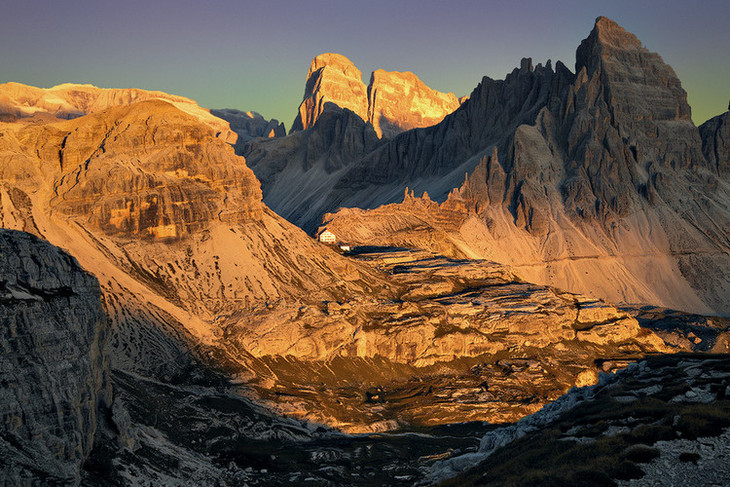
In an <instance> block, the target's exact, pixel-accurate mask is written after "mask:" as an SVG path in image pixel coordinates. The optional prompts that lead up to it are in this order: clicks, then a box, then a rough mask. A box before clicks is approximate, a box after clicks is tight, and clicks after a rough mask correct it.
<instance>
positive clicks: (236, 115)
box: [210, 108, 286, 153]
mask: <svg viewBox="0 0 730 487" xmlns="http://www.w3.org/2000/svg"><path fill="white" fill-rule="evenodd" d="M210 113H211V114H212V115H215V116H216V117H218V118H221V119H223V120H225V121H226V122H228V123H229V124H230V125H231V130H233V131H234V132H236V134H238V139H237V140H236V144H235V145H234V148H235V149H236V152H237V153H241V152H243V148H244V147H245V145H246V144H247V143H248V142H249V141H251V140H253V139H255V138H258V137H263V138H266V139H272V138H274V137H284V136H285V135H286V128H285V127H284V123H283V122H282V123H279V121H278V120H276V119H271V120H266V119H265V118H264V117H263V115H261V114H260V113H256V112H242V111H240V110H235V109H233V108H222V109H218V110H211V111H210Z"/></svg>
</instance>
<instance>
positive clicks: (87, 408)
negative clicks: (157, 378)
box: [0, 229, 111, 485]
mask: <svg viewBox="0 0 730 487" xmlns="http://www.w3.org/2000/svg"><path fill="white" fill-rule="evenodd" d="M100 298H101V292H100V289H99V283H98V282H97V281H96V279H94V278H93V277H92V276H91V275H89V274H88V273H86V272H85V271H83V270H82V269H81V268H80V267H79V265H78V263H77V262H76V260H75V259H74V258H72V257H71V256H69V255H68V254H66V253H65V252H63V251H61V250H59V249H58V248H56V247H53V246H52V245H50V244H49V243H47V242H44V241H42V240H40V239H38V238H37V237H34V236H32V235H29V234H27V233H23V232H18V231H14V230H5V229H2V230H0V350H2V353H0V438H2V440H1V441H0V479H1V481H2V483H4V484H6V485H37V484H36V483H33V482H34V481H35V482H38V481H39V479H45V481H46V482H48V483H49V484H63V483H78V481H79V478H80V470H81V466H82V464H83V463H84V461H85V460H86V458H87V457H88V455H89V452H90V451H91V449H92V446H93V443H94V433H95V431H96V429H97V419H98V417H99V415H100V414H101V413H100V409H101V408H102V407H108V406H109V404H110V398H111V394H110V393H111V389H110V388H109V384H108V383H107V381H106V375H107V374H108V371H107V368H106V360H105V358H104V357H103V355H102V349H103V347H104V340H105V336H106V332H107V322H106V317H105V316H104V313H103V311H102V307H101V301H100Z"/></svg>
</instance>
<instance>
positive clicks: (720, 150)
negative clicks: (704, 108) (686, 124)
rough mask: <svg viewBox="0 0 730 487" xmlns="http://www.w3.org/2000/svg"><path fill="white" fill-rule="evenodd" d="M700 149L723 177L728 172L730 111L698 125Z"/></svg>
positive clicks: (729, 159) (729, 158) (729, 165)
mask: <svg viewBox="0 0 730 487" xmlns="http://www.w3.org/2000/svg"><path fill="white" fill-rule="evenodd" d="M700 135H701V137H702V150H703V152H704V153H705V157H707V161H708V162H709V163H710V165H714V166H715V170H716V171H717V173H718V174H719V175H720V176H721V177H724V178H727V175H728V174H730V112H725V113H723V114H722V115H718V116H717V117H714V118H711V119H710V120H708V121H707V122H705V123H703V124H702V125H700Z"/></svg>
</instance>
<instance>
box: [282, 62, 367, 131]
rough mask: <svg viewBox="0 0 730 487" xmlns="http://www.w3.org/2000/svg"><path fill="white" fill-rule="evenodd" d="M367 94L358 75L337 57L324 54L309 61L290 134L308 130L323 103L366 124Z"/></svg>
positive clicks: (321, 109) (316, 117) (323, 106)
mask: <svg viewBox="0 0 730 487" xmlns="http://www.w3.org/2000/svg"><path fill="white" fill-rule="evenodd" d="M367 99H368V98H367V90H366V88H365V84H364V83H363V82H362V73H361V72H360V70H359V69H357V68H356V67H355V65H354V64H352V62H351V61H350V60H349V59H347V58H346V57H345V56H343V55H341V54H335V53H331V52H330V53H325V54H320V55H319V56H317V57H315V58H314V59H312V64H311V65H310V66H309V72H308V73H307V84H306V87H305V88H304V99H303V100H302V103H301V105H299V113H298V114H297V117H296V118H295V119H294V123H293V124H292V127H291V132H292V133H293V132H296V131H299V130H305V129H308V128H309V127H312V126H313V125H314V124H315V122H316V121H317V119H318V118H319V116H320V115H321V114H322V112H324V110H325V105H326V104H327V103H334V104H335V105H337V106H338V107H340V108H346V109H348V110H351V111H352V112H353V113H355V114H356V115H357V116H359V117H360V118H362V119H363V120H367V114H368V105H367Z"/></svg>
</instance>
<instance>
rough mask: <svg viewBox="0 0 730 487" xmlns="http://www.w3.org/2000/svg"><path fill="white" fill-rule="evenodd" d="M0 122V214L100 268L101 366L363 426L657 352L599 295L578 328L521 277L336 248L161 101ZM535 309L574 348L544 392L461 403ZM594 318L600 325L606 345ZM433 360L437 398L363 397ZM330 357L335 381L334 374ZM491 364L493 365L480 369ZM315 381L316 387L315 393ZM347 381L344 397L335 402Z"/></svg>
mask: <svg viewBox="0 0 730 487" xmlns="http://www.w3.org/2000/svg"><path fill="white" fill-rule="evenodd" d="M325 120H326V117H321V118H320V120H318V121H317V123H316V124H315V125H318V124H321V123H324V121H325ZM306 133H308V131H304V132H302V134H306ZM2 134H3V136H2V137H1V138H0V174H1V175H2V192H0V197H1V198H2V199H1V200H0V201H2V213H1V215H2V224H3V226H5V227H14V228H17V229H23V230H26V231H30V232H33V233H36V234H38V235H40V236H43V237H44V238H46V239H48V240H49V241H51V242H52V243H54V244H57V245H59V246H62V247H64V248H66V249H68V251H69V252H71V253H72V254H73V255H75V256H76V257H77V258H78V259H79V261H80V262H81V264H82V265H83V266H84V267H85V268H86V269H88V270H89V271H90V272H93V273H94V275H95V276H96V277H97V278H98V279H99V281H100V283H101V287H102V292H103V297H104V305H105V310H106V312H107V314H108V315H109V318H110V321H111V330H110V347H111V349H112V353H111V355H110V357H111V365H112V367H113V369H114V370H120V371H123V372H125V373H133V374H136V375H139V376H141V377H147V378H160V377H162V378H165V379H164V380H165V381H166V382H187V381H191V380H197V379H195V378H196V377H199V375H200V374H199V373H198V372H195V373H193V372H191V371H195V370H197V369H198V368H199V367H200V364H208V365H209V366H210V365H211V364H212V366H215V367H223V368H224V369H225V370H226V373H227V374H229V376H231V377H236V378H238V379H239V380H241V381H243V382H245V383H247V384H249V387H250V388H251V389H250V391H251V393H252V394H253V395H252V397H260V398H262V399H263V400H265V401H266V402H267V404H269V405H271V406H272V407H273V408H274V409H276V410H278V411H282V412H286V413H287V414H291V415H296V416H299V417H303V418H307V419H310V420H315V421H318V422H323V423H328V424H332V425H337V426H339V427H341V428H343V429H348V430H350V431H368V430H373V429H377V430H379V429H393V428H396V427H406V426H408V425H411V424H433V423H440V422H447V421H453V420H455V418H457V417H459V415H460V414H462V412H464V411H470V412H468V414H469V417H471V418H473V419H480V418H485V417H487V416H489V417H500V418H507V417H519V416H520V415H523V414H526V413H527V412H530V411H531V409H530V408H533V407H534V404H539V403H541V402H542V401H547V400H550V398H554V397H557V395H559V394H561V393H562V391H563V390H565V389H566V388H567V387H569V386H570V385H572V384H574V383H575V381H576V377H577V375H575V374H578V373H579V372H581V371H582V370H583V369H586V368H588V369H591V368H592V367H594V366H593V365H592V360H594V359H596V358H598V357H604V358H605V357H607V356H609V355H614V354H615V353H619V351H620V350H622V348H621V347H622V346H623V343H624V342H626V344H627V347H628V348H626V350H627V352H626V353H629V354H639V356H640V355H641V354H643V353H645V352H646V351H650V350H651V351H659V350H665V348H663V347H664V345H663V342H661V340H658V339H657V338H656V337H655V336H654V335H652V334H651V333H649V334H647V333H645V332H644V331H641V330H640V329H639V327H638V324H637V322H636V320H634V319H633V318H631V317H628V316H625V315H624V314H622V313H620V312H618V311H616V310H615V309H613V308H611V307H610V306H605V307H606V309H607V311H606V313H607V314H606V316H604V317H603V318H596V319H597V320H598V321H600V322H602V323H603V322H605V323H604V325H606V326H604V327H603V328H601V327H598V328H596V330H595V333H594V332H589V331H588V329H589V328H592V325H590V324H588V323H584V324H583V325H581V326H579V328H581V329H580V330H578V329H576V328H575V324H574V322H575V320H576V318H575V316H577V313H578V311H577V309H578V308H579V307H580V306H583V305H580V306H579V305H577V304H575V301H574V298H572V297H566V298H565V299H563V298H561V297H559V295H557V294H556V293H555V292H553V291H551V290H549V289H546V288H541V287H539V286H538V287H531V286H530V285H524V286H523V285H519V284H518V280H517V279H516V278H515V277H514V276H513V275H512V274H511V273H510V272H509V271H506V270H504V269H502V268H500V267H499V266H496V265H495V266H490V265H487V264H485V263H474V264H470V263H466V262H452V261H449V260H444V259H441V258H436V257H429V256H427V255H421V254H418V253H409V252H406V253H405V254H403V255H400V256H398V257H397V258H398V259H401V260H402V263H401V264H400V267H399V268H398V269H400V270H398V269H395V268H393V267H390V266H388V265H385V264H382V263H381V261H380V260H379V259H374V260H373V259H368V258H360V259H353V258H349V257H345V256H342V255H338V254H337V253H336V252H334V251H333V250H332V249H330V248H328V247H327V246H324V245H322V244H319V243H317V242H315V241H314V240H313V239H311V238H309V237H307V236H306V235H305V234H304V233H303V232H301V230H299V229H297V228H296V227H294V226H293V225H291V224H289V223H287V222H286V221H284V220H283V219H281V218H280V217H278V216H276V215H275V214H274V213H273V212H271V211H270V210H269V209H268V208H267V207H266V206H265V205H264V204H263V203H262V202H261V193H260V190H259V187H258V182H257V181H256V179H255V177H254V176H253V174H252V172H251V170H250V169H248V168H247V167H246V164H245V162H244V160H243V159H242V158H239V157H237V156H235V155H234V153H233V149H232V148H231V147H230V146H229V145H228V144H226V143H225V142H224V141H223V140H220V139H219V138H216V137H215V132H214V131H213V130H212V129H211V128H210V127H208V126H207V125H205V124H202V123H200V121H199V120H197V119H196V118H195V117H192V116H190V115H188V114H186V113H184V112H182V111H180V110H179V109H178V108H176V107H175V106H173V105H171V104H170V103H168V102H166V101H163V100H150V101H144V102H138V103H133V104H131V105H129V106H119V107H112V108H109V109H107V110H103V111H101V112H98V113H93V114H89V115H86V116H83V117H79V118H76V119H73V120H57V119H55V118H54V119H51V120H48V119H41V120H40V121H39V120H38V119H34V118H29V119H21V120H19V121H16V122H13V123H6V124H3V127H2ZM296 135H297V134H295V136H296ZM375 140H377V138H376V139H375ZM394 256H396V254H391V255H386V256H384V257H383V259H384V261H385V262H388V261H389V259H392V258H393V257H394ZM405 270H407V272H406V271H405ZM490 283H497V284H495V285H494V286H490V285H489V284H490ZM485 286H486V287H485ZM483 287H484V289H483V290H481V291H479V292H477V290H480V289H482V288H483ZM468 289H473V291H470V292H467V290H468ZM461 293H465V294H463V295H462V294H461ZM500 293H506V294H500ZM450 295H453V296H452V297H449V296H450ZM594 301H595V300H589V301H586V303H592V302H594ZM581 302H582V301H581ZM507 303H509V306H507ZM585 306H588V307H596V306H597V308H596V309H599V308H601V309H602V308H603V307H604V305H602V304H601V305H598V304H596V305H593V304H585ZM540 310H544V312H545V313H546V314H547V316H548V317H549V318H548V319H547V321H545V322H544V323H543V322H542V321H540V319H537V321H535V323H542V324H543V325H544V326H545V327H549V328H550V327H554V328H555V329H554V332H553V335H554V336H555V337H562V338H561V340H565V341H567V342H570V343H576V344H577V345H575V346H576V348H577V350H579V351H578V352H576V354H577V355H572V354H567V355H566V360H568V358H567V357H572V358H571V359H570V360H573V362H571V364H572V365H570V366H568V365H565V370H566V371H568V370H570V373H568V372H560V373H557V375H553V373H552V372H551V373H548V374H547V376H546V378H545V380H546V384H548V383H549V384H551V385H550V386H549V387H548V386H546V390H548V389H549V391H551V392H544V393H540V394H538V395H537V396H535V395H534V393H533V392H525V393H524V394H523V393H515V392H514V391H513V390H512V389H511V388H512V387H514V385H513V384H512V382H511V379H510V380H507V381H506V383H505V384H506V385H505V387H506V388H507V390H508V392H505V393H504V394H505V395H504V397H502V396H501V395H500V394H501V393H498V392H495V389H494V388H493V389H492V392H491V393H492V394H496V396H495V397H496V398H497V399H495V400H494V401H492V403H491V404H487V406H486V407H484V408H477V407H475V406H474V404H476V403H477V402H478V398H479V397H480V396H479V394H481V393H480V392H479V391H480V390H481V389H480V386H479V384H480V383H481V382H483V379H479V377H480V375H479V374H474V373H472V372H470V371H469V370H470V367H471V366H473V365H476V364H478V363H486V362H485V360H487V359H486V358H485V357H487V356H488V357H490V358H489V360H488V362H489V363H491V361H495V362H496V361H498V360H500V359H501V355H500V354H503V355H505V358H513V357H515V356H517V357H519V358H525V357H523V356H522V355H521V354H522V353H523V348H521V345H520V344H521V343H522V344H524V343H526V342H530V343H543V341H544V340H545V337H540V336H539V332H538V331H539V330H538V328H540V327H537V328H535V324H534V323H533V321H534V320H533V319H532V318H530V317H531V316H533V313H534V312H536V311H540ZM540 312H541V311H540ZM538 316H542V315H541V314H540V313H538ZM494 320H497V321H494ZM499 320H504V322H505V323H511V326H512V327H513V328H514V330H513V333H512V334H510V332H509V330H508V329H505V328H504V326H502V328H500V326H501V325H499V323H498V321H499ZM522 320H527V321H522ZM374 324H378V326H375V325H374ZM541 326H542V325H541ZM600 330H613V332H615V337H614V338H615V339H616V340H620V343H618V342H616V343H614V341H613V340H614V339H613V338H610V337H607V336H606V333H608V331H600ZM502 334H506V336H505V337H503V336H502ZM594 335H595V336H594ZM579 336H580V337H584V338H585V339H581V338H578V337H579ZM590 337H592V338H590ZM576 340H577V341H576ZM671 349H672V350H674V349H676V348H671ZM666 350H670V349H666ZM621 354H624V352H620V353H619V355H621ZM632 356H633V355H632ZM478 357H481V358H478ZM495 357H497V358H495ZM589 357H590V358H589ZM479 360H481V362H479ZM467 362H468V363H470V364H471V365H468V366H467ZM335 363H336V364H338V365H337V366H335V365H334V364H335ZM292 364H297V366H296V367H294V366H293V365H292ZM442 364H452V365H449V366H448V367H450V368H451V369H450V372H448V373H439V374H436V377H437V378H436V379H434V380H433V381H432V384H430V385H429V387H430V388H432V389H433V390H435V391H438V393H437V394H436V393H435V394H430V393H428V394H422V393H420V392H416V393H413V394H412V393H405V394H404V393H402V392H397V393H395V396H394V397H398V398H400V399H397V400H392V399H389V400H388V401H386V402H385V405H383V404H380V402H379V401H370V402H368V400H366V399H367V395H366V394H365V392H364V391H363V389H366V388H367V387H373V388H377V387H381V388H383V390H391V391H401V390H402V387H403V383H402V381H403V378H404V377H418V378H419V380H422V379H423V380H425V378H426V377H428V376H429V375H433V374H434V371H437V370H440V367H442ZM337 367H339V368H340V369H341V370H342V371H343V374H342V376H341V377H340V376H339V375H338V374H334V375H331V370H333V368H337ZM494 367H496V369H498V370H501V369H500V367H501V366H499V365H494V364H492V365H490V366H489V367H486V368H483V370H489V371H491V370H492V368H494ZM545 367H546V370H553V365H546V366H545ZM525 370H528V371H529V372H526V373H528V375H529V374H532V373H533V372H535V371H538V372H539V371H540V370H542V369H539V368H536V369H535V370H533V369H532V368H529V367H528V368H527V369H525ZM490 373H491V372H490ZM574 373H575V374H574ZM312 377H316V378H317V379H316V380H320V379H321V378H322V377H326V380H325V382H326V383H327V384H329V385H328V386H327V387H324V388H322V389H321V390H319V389H318V390H317V391H316V392H313V391H312V387H313V382H312V381H313V380H315V379H312ZM517 377H521V375H520V374H515V375H514V378H515V380H516V378H517ZM429 380H430V379H429ZM454 380H456V381H457V383H458V384H459V385H458V386H456V387H455V386H454ZM353 384H354V385H353ZM365 384H367V387H366V386H365ZM353 387H354V389H353ZM408 387H410V386H408ZM495 387H496V386H495ZM414 390H415V391H421V390H422V388H421V387H420V386H419V387H415V389H414ZM426 390H428V389H426ZM281 391H286V394H283V395H282V394H279V392H281ZM345 391H349V392H345ZM509 391H512V392H509ZM345 393H346V394H349V396H348V397H350V398H351V399H348V401H350V403H351V404H352V408H351V409H347V408H344V409H343V407H342V406H341V405H340V404H338V403H337V401H338V400H340V398H341V396H342V395H343V394H345ZM533 396H534V397H533ZM391 397H393V396H392V394H391ZM524 397H527V398H529V400H527V399H524ZM459 398H461V399H459ZM434 401H435V402H434ZM525 401H527V402H525ZM324 403H326V404H327V407H323V406H322V404H324ZM434 404H439V406H438V408H436V407H435V405H434ZM449 404H452V405H453V406H451V405H449ZM447 405H448V406H447ZM502 406H505V407H506V409H505V410H507V409H509V408H510V407H513V409H514V410H513V412H511V413H509V414H508V413H505V412H504V411H502V412H500V411H501V408H502ZM437 409H438V410H441V411H442V412H443V413H442V414H440V415H439V414H434V411H436V410H437ZM502 409H504V408H502ZM463 414H467V413H463ZM510 415H511V416H510Z"/></svg>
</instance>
